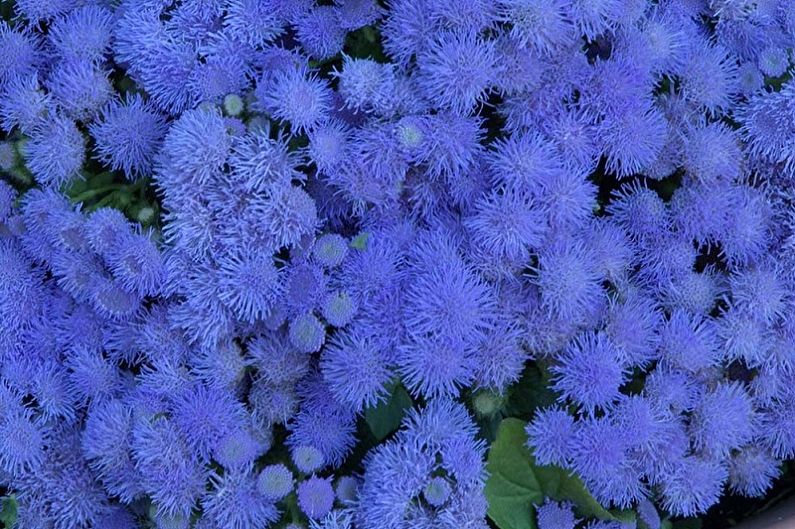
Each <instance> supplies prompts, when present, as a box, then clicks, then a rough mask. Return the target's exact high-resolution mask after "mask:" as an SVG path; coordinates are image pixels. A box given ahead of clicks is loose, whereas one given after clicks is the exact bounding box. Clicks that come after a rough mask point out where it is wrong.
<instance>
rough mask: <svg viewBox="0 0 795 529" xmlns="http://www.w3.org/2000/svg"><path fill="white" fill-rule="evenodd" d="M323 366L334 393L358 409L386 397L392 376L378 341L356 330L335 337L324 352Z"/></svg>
mask: <svg viewBox="0 0 795 529" xmlns="http://www.w3.org/2000/svg"><path fill="white" fill-rule="evenodd" d="M320 370H321V373H322V374H323V378H324V380H325V381H326V383H327V384H328V385H329V388H330V389H331V391H332V392H333V393H334V395H335V396H336V397H337V398H338V399H339V400H340V401H341V402H343V403H345V404H348V405H350V406H351V408H353V409H355V410H356V411H361V410H362V409H363V408H364V407H372V406H375V405H377V404H378V403H379V402H381V401H383V400H384V399H386V397H387V391H386V386H387V384H388V383H389V382H390V380H391V379H392V376H393V375H392V371H391V370H390V369H389V364H388V362H387V359H386V358H384V354H383V352H382V351H381V350H380V348H379V347H378V344H377V342H376V341H375V340H373V339H371V338H370V337H367V336H358V335H357V334H356V333H355V331H354V332H344V331H342V332H338V333H336V334H335V335H334V336H333V337H332V339H331V340H330V342H329V343H328V345H327V346H326V348H325V349H324V351H323V354H322V355H321V360H320Z"/></svg>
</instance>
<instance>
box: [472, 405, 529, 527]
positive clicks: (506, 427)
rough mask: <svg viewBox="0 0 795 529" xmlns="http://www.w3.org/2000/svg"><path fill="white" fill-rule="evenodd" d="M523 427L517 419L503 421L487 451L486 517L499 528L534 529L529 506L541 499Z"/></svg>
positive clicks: (521, 422)
mask: <svg viewBox="0 0 795 529" xmlns="http://www.w3.org/2000/svg"><path fill="white" fill-rule="evenodd" d="M524 427H525V422H524V421H521V420H519V419H514V418H508V419H505V420H503V421H502V423H500V427H499V428H498V429H497V438H496V440H495V441H494V443H493V444H492V445H491V448H490V449H489V456H488V461H487V463H486V470H487V471H488V473H489V479H488V481H486V488H485V493H486V499H487V500H488V502H489V510H488V514H489V518H491V519H492V521H494V523H495V524H497V527H499V528H500V529H535V527H536V524H535V519H534V518H533V509H532V505H533V504H534V503H540V502H541V501H543V499H544V493H543V492H542V490H541V484H540V483H539V481H538V479H537V478H536V473H535V470H536V469H535V466H534V464H533V458H532V456H531V455H530V451H529V450H528V449H527V446H526V444H525V443H526V442H527V434H525V431H524Z"/></svg>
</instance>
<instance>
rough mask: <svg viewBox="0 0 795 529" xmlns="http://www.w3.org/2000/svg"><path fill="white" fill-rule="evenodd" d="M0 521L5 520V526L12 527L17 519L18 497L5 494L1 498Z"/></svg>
mask: <svg viewBox="0 0 795 529" xmlns="http://www.w3.org/2000/svg"><path fill="white" fill-rule="evenodd" d="M0 505H2V510H0V522H3V525H4V526H5V527H11V526H13V525H14V522H16V520H17V499H16V498H15V497H14V496H4V497H3V498H2V499H0Z"/></svg>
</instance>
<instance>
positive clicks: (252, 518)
mask: <svg viewBox="0 0 795 529" xmlns="http://www.w3.org/2000/svg"><path fill="white" fill-rule="evenodd" d="M211 480H212V482H213V485H214V487H213V490H212V491H211V492H210V493H209V494H207V495H205V496H204V498H202V507H203V508H204V517H206V518H207V519H209V520H211V521H213V522H214V523H216V524H218V525H220V526H224V527H230V528H234V529H244V528H247V527H262V526H267V525H270V524H272V523H273V522H275V521H276V520H277V519H278V518H279V510H278V509H277V508H276V506H275V505H274V504H273V503H271V502H270V501H268V500H267V499H266V498H265V497H264V496H263V495H262V494H260V492H259V490H258V487H257V480H256V478H255V477H254V476H253V475H252V473H251V471H250V469H248V470H242V471H235V472H228V471H227V472H225V473H224V475H223V476H219V475H215V474H214V475H213V476H212V478H211Z"/></svg>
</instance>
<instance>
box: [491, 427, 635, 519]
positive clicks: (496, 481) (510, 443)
mask: <svg viewBox="0 0 795 529" xmlns="http://www.w3.org/2000/svg"><path fill="white" fill-rule="evenodd" d="M526 424H527V423H525V422H524V421H521V420H519V419H515V418H509V419H505V420H503V421H502V423H501V424H500V427H499V429H498V430H497V438H496V440H495V441H494V444H492V446H491V449H490V451H489V456H488V463H487V467H486V468H487V470H488V472H489V479H488V481H487V482H486V499H487V500H488V502H489V517H490V518H491V519H492V520H493V521H494V523H496V524H497V526H498V527H499V528H500V529H534V528H535V522H534V520H533V510H534V509H533V508H532V505H533V504H538V503H541V502H542V501H543V500H544V498H546V497H549V498H552V499H554V500H556V501H568V502H571V503H573V504H574V508H575V511H576V512H577V514H578V515H579V516H583V517H589V518H599V519H602V520H613V521H630V520H634V519H635V513H634V512H633V511H615V512H611V511H608V510H607V509H605V508H604V507H603V506H602V505H600V504H599V502H598V501H596V499H595V498H594V497H593V496H592V495H591V493H590V492H588V489H587V488H586V487H585V484H584V483H583V482H582V480H581V479H580V478H578V477H577V476H575V475H573V474H572V473H570V472H569V471H567V470H565V469H563V468H560V467H556V466H542V465H537V464H536V463H535V460H534V458H533V455H532V454H531V453H530V450H529V449H528V448H527V434H526V433H525V425H526Z"/></svg>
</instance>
